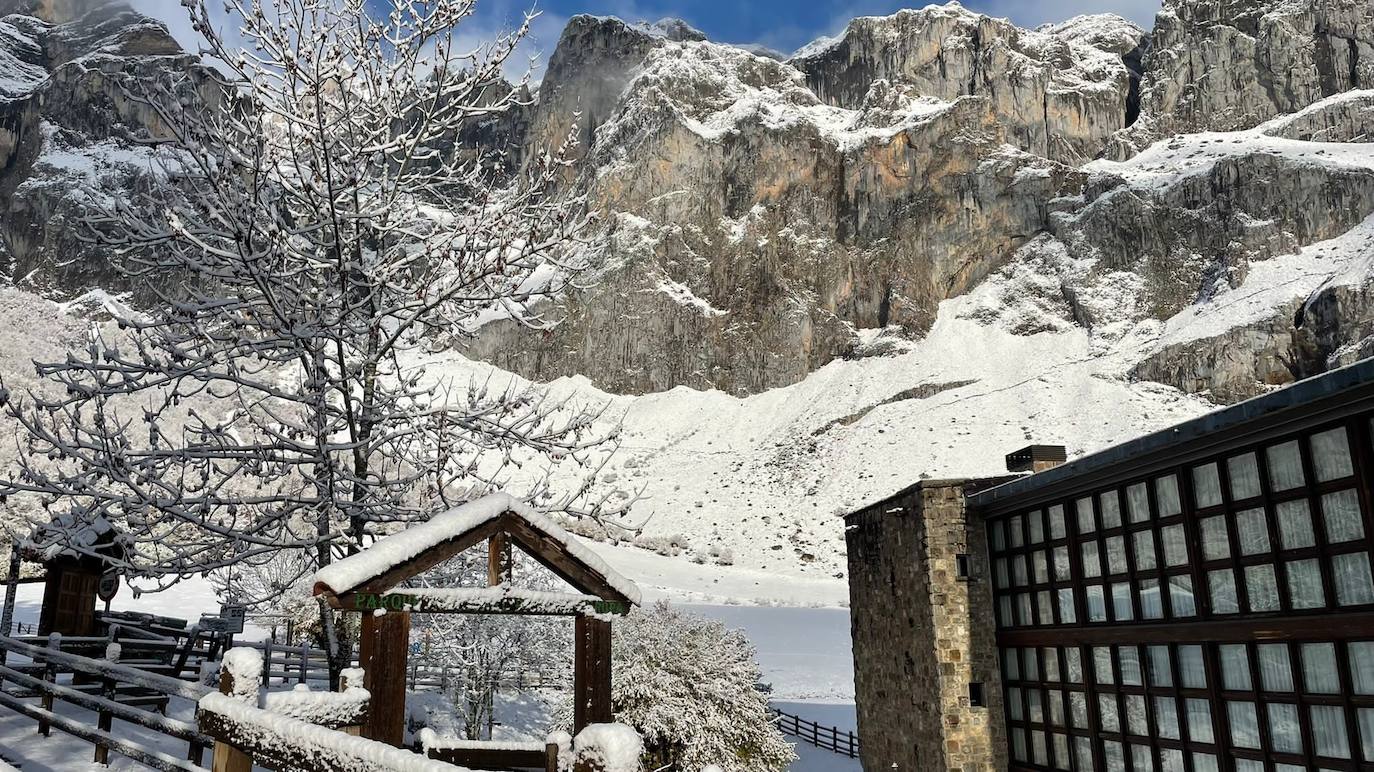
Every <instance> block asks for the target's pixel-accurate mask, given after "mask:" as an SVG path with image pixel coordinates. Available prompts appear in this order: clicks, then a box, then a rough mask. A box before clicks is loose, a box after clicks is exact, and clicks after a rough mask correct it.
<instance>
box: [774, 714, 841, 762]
mask: <svg viewBox="0 0 1374 772" xmlns="http://www.w3.org/2000/svg"><path fill="white" fill-rule="evenodd" d="M768 710H769V712H771V713H772V714H773V715H774V716H775V717H776V720H777V722H778V729H779V731H781V732H782V733H783V734H786V735H791V736H792V737H795V738H797V739H798V740H801V741H802V742H805V743H809V744H811V745H814V746H816V747H817V748H820V749H821V750H827V751H831V752H834V753H838V754H840V755H841V756H848V757H849V758H851V759H857V758H859V738H858V737H856V736H855V735H854V733H853V732H847V731H846V732H841V731H840V730H839V729H838V728H837V727H833V726H821V725H820V724H818V723H816V722H815V721H808V720H807V719H804V718H802V717H801V716H796V715H793V714H791V713H787V712H784V711H781V710H778V709H777V708H769V709H768Z"/></svg>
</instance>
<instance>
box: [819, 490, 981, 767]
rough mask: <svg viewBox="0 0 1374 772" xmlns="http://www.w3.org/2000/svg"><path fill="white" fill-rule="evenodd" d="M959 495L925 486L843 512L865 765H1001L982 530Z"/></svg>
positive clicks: (955, 492)
mask: <svg viewBox="0 0 1374 772" xmlns="http://www.w3.org/2000/svg"><path fill="white" fill-rule="evenodd" d="M964 493H965V483H964V482H963V481H943V482H938V481H927V482H924V483H921V484H920V485H918V486H916V487H915V488H912V489H910V490H908V491H904V492H903V493H901V494H898V495H897V496H895V497H893V498H891V499H888V500H886V501H884V502H881V503H879V504H876V505H873V506H871V507H868V508H866V509H864V510H860V511H859V512H856V513H854V514H853V515H850V516H849V517H848V518H847V519H846V526H847V528H846V535H847V542H848V551H849V586H850V618H851V625H852V633H853V638H854V660H855V694H856V701H857V703H858V706H857V707H858V718H859V735H860V739H861V743H862V745H863V764H864V770H865V772H880V771H881V772H900V771H902V770H909V771H910V772H935V771H936V770H948V771H949V772H990V771H991V770H998V771H999V772H1000V770H1004V769H1006V763H1007V760H1006V740H1005V729H1004V727H1003V726H1002V700H1001V689H1000V681H999V676H998V663H997V648H996V640H995V635H996V632H995V627H994V625H993V621H992V620H993V616H992V595H991V587H990V577H989V572H988V560H987V548H986V542H985V536H984V534H985V530H984V528H983V525H982V522H981V521H978V520H975V521H974V522H972V523H969V522H968V521H967V518H966V510H965V505H964ZM960 555H967V556H968V571H969V578H967V579H966V578H961V577H960V575H959V556H960ZM970 683H981V684H983V698H984V704H983V705H982V706H974V705H972V704H971V703H972V700H971V697H970V689H969V685H970Z"/></svg>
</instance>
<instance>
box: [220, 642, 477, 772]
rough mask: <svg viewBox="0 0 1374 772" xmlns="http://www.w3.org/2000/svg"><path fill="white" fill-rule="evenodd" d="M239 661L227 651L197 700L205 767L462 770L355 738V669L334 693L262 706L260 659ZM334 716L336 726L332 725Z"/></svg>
mask: <svg viewBox="0 0 1374 772" xmlns="http://www.w3.org/2000/svg"><path fill="white" fill-rule="evenodd" d="M244 648H245V649H246V648H247V647H244ZM238 654H249V655H250V656H252V657H256V656H257V655H254V654H252V652H249V651H234V652H231V655H238ZM244 659H246V658H241V659H240V660H239V662H238V663H236V664H234V665H229V658H228V657H226V667H225V668H223V669H222V670H221V672H220V684H219V686H220V688H219V691H218V692H216V693H211V694H207V695H206V696H204V697H202V698H201V699H200V700H199V702H198V703H197V709H196V722H197V723H198V724H199V725H200V727H201V728H202V729H203V730H204V731H205V732H206V734H208V735H210V736H211V737H213V738H214V740H215V754H214V761H213V766H212V768H211V770H212V772H251V770H252V768H253V766H254V765H258V766H263V767H266V768H268V769H290V770H301V771H302V772H395V770H399V769H404V770H407V772H465V771H464V770H463V768H461V767H456V766H453V765H452V764H447V763H445V762H443V761H439V760H436V759H430V758H426V757H425V756H424V755H421V754H417V753H414V752H412V751H410V750H408V749H405V748H394V747H392V746H390V745H386V744H384V743H380V742H377V741H375V740H369V739H365V738H363V737H360V736H358V728H359V727H358V725H359V724H362V723H364V722H366V719H367V711H368V709H369V707H370V696H369V695H368V694H367V692H366V691H363V690H361V688H350V686H349V684H348V680H349V679H350V678H353V679H358V678H361V677H362V673H361V671H357V670H354V671H348V672H346V673H345V676H344V682H343V683H342V684H341V688H342V691H340V692H336V693H320V692H315V693H310V694H308V695H305V696H306V697H308V698H309V699H305V700H303V701H302V702H301V704H297V705H295V709H294V710H289V711H283V710H281V709H279V708H280V707H282V706H281V705H277V706H274V705H273V700H271V699H270V698H269V699H267V700H266V702H267V707H268V708H271V709H270V710H269V709H264V708H262V707H258V704H257V703H258V702H259V701H261V700H262V699H263V698H262V696H261V695H262V692H261V689H262V687H263V676H264V672H263V669H262V668H261V665H260V664H259V665H258V666H257V672H256V673H254V672H248V669H247V668H245V667H244V665H243V663H244ZM355 687H356V684H355ZM275 696H279V697H282V698H284V701H287V702H296V701H297V700H298V699H301V697H302V695H299V694H297V695H293V694H291V693H282V692H278V693H276V694H275ZM341 716H342V717H341ZM340 721H342V722H343V724H342V725H341V726H335V724H336V723H337V722H340Z"/></svg>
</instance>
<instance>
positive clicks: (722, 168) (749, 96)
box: [467, 0, 1374, 400]
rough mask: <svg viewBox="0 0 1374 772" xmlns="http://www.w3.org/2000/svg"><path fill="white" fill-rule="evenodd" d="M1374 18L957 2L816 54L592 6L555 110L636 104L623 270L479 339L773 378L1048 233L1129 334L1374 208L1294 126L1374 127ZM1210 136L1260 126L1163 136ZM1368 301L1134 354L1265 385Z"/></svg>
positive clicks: (594, 155) (1262, 8)
mask: <svg viewBox="0 0 1374 772" xmlns="http://www.w3.org/2000/svg"><path fill="white" fill-rule="evenodd" d="M1371 14H1374V10H1371V7H1370V6H1368V4H1360V3H1350V2H1347V3H1340V2H1326V1H1325V0H1322V1H1321V2H1313V3H1296V4H1295V3H1286V2H1285V3H1278V2H1269V3H1261V2H1250V3H1225V4H1221V3H1215V2H1208V1H1205V0H1204V1H1198V0H1170V2H1168V3H1166V5H1165V7H1164V8H1163V9H1162V11H1161V13H1160V14H1159V21H1158V23H1157V25H1156V28H1155V30H1154V31H1153V32H1152V33H1151V34H1148V35H1147V34H1146V33H1144V32H1143V31H1141V30H1140V29H1139V28H1136V27H1134V26H1133V25H1131V24H1129V23H1128V22H1125V21H1124V20H1121V19H1119V18H1115V17H1080V18H1077V19H1073V20H1070V21H1069V22H1065V23H1064V24H1060V25H1049V26H1046V27H1043V28H1040V29H1038V30H1022V29H1018V28H1016V27H1015V26H1013V25H1011V24H1009V23H1007V22H1005V21H1002V20H996V19H990V18H987V17H985V16H981V15H979V14H975V13H971V12H969V11H967V10H965V9H963V8H961V7H959V6H958V5H955V4H950V5H945V6H932V7H928V8H925V9H922V10H919V11H903V12H900V13H897V14H895V15H893V16H890V17H870V18H861V19H856V20H855V21H854V22H852V23H851V24H850V25H849V26H848V28H847V29H846V30H845V32H844V33H843V34H842V35H841V36H840V37H838V38H836V39H833V40H823V41H818V42H817V43H815V44H813V45H811V46H808V47H807V48H805V49H803V50H802V51H800V52H798V53H797V54H796V55H795V56H794V57H793V58H791V59H790V60H787V61H786V62H778V61H774V60H770V59H764V58H759V57H755V56H751V55H750V54H748V53H747V52H744V51H741V50H739V49H735V48H730V47H726V46H718V45H714V44H711V43H709V42H703V41H699V40H693V39H688V40H672V39H670V38H668V37H665V36H663V35H652V34H647V33H646V32H644V31H643V30H636V29H634V28H632V27H629V26H627V25H624V24H621V23H619V22H616V21H612V20H604V19H600V20H599V19H591V18H582V19H579V20H576V21H575V22H574V23H573V24H572V25H570V27H569V31H568V33H567V34H566V35H565V37H564V40H563V42H562V44H561V45H560V46H559V53H557V54H556V55H555V61H556V63H557V65H558V66H557V67H556V68H551V71H550V80H551V81H552V83H549V82H548V81H546V85H545V90H546V94H552V95H554V96H552V97H541V103H540V105H539V106H538V108H537V110H538V111H539V112H541V113H542V111H543V110H544V109H545V108H546V106H547V105H553V104H556V105H558V108H557V110H556V111H557V112H562V113H566V111H567V106H568V105H570V104H583V105H588V106H590V107H589V109H590V113H591V114H594V115H597V116H609V117H606V118H604V119H601V118H597V119H595V120H592V121H590V122H589V123H588V124H587V125H586V126H584V131H585V132H586V134H585V135H584V138H585V139H586V141H587V143H588V150H587V155H586V162H585V170H586V171H585V173H584V175H583V177H582V178H581V180H580V181H579V183H578V185H579V189H580V191H581V192H584V193H586V194H587V195H588V198H589V200H590V202H591V206H592V207H593V208H594V209H595V210H596V211H597V212H598V213H599V214H600V215H601V216H602V221H603V222H604V223H605V224H606V225H605V229H604V230H603V231H600V232H599V233H600V236H599V238H600V241H598V242H596V246H594V249H597V250H599V252H600V253H601V254H603V255H605V256H606V258H607V259H606V263H605V270H604V272H603V273H602V274H601V276H600V277H599V283H598V284H597V286H595V287H594V288H592V289H591V290H588V291H586V292H581V293H575V294H571V295H569V296H567V297H566V298H564V299H563V301H562V302H561V303H560V307H559V308H558V309H556V310H555V311H554V314H555V315H556V316H559V317H561V318H563V319H564V320H565V321H564V323H563V325H562V326H560V327H559V328H557V329H555V330H553V331H552V332H546V333H541V334H540V335H539V336H538V337H535V336H532V335H529V334H528V333H524V332H523V331H520V330H517V329H515V328H514V327H513V326H506V325H503V324H500V323H497V324H494V325H490V326H489V327H488V328H486V329H485V330H484V331H483V332H482V334H481V335H480V336H479V338H478V340H477V341H475V342H474V343H472V344H470V345H469V347H468V349H467V350H468V351H469V352H470V353H472V354H473V355H476V356H478V357H480V358H483V359H486V360H488V361H491V362H493V363H496V364H498V365H500V366H502V367H505V368H509V369H513V370H516V371H518V372H521V373H524V374H526V375H529V376H531V377H534V378H536V379H549V378H552V377H556V376H560V375H571V374H581V375H585V376H587V377H589V378H591V379H592V380H593V381H594V382H595V383H597V384H598V385H600V386H602V387H603V388H607V389H610V390H612V391H618V392H631V393H641V392H648V391H660V390H664V389H668V388H671V387H673V386H676V385H688V386H693V387H697V388H705V387H713V388H719V389H722V390H725V391H728V392H733V393H737V394H744V393H753V392H757V391H760V390H763V389H768V388H773V387H776V386H780V385H784V384H787V383H793V382H795V381H797V380H799V379H801V378H802V377H805V375H806V374H807V373H809V372H811V371H813V370H815V369H816V368H817V367H818V366H820V365H823V364H824V363H826V362H828V361H831V360H833V359H835V358H843V357H853V356H862V355H865V354H866V353H869V352H871V351H873V350H875V349H874V348H873V347H870V346H867V345H866V344H865V341H869V340H872V339H873V333H872V332H866V331H871V330H875V329H886V330H887V331H888V332H887V333H885V335H886V337H887V338H888V339H891V338H893V337H896V338H906V339H917V338H919V337H920V336H921V335H922V334H924V332H925V331H926V330H928V329H929V327H930V324H931V322H932V320H933V319H934V318H935V315H936V311H937V308H938V307H939V304H940V303H941V301H943V300H945V299H947V298H950V297H955V296H958V295H961V294H963V293H966V292H967V291H968V290H969V289H970V288H971V287H973V286H976V285H977V284H978V283H979V282H981V281H983V280H984V279H985V278H986V277H987V276H989V275H990V274H993V273H994V272H998V271H1002V270H1004V269H1006V267H1007V266H1008V265H1009V264H1010V263H1019V262H1023V261H1027V260H1029V261H1032V263H1033V264H1037V263H1036V261H1038V260H1039V259H1040V256H1039V251H1041V250H1045V249H1049V250H1050V251H1052V252H1062V253H1063V254H1064V255H1066V256H1067V259H1069V260H1070V261H1072V262H1073V264H1074V265H1081V264H1087V263H1091V264H1092V268H1091V269H1090V270H1087V271H1086V273H1085V275H1084V277H1083V278H1084V282H1085V283H1076V282H1074V281H1066V282H1062V283H1060V284H1062V286H1058V287H1057V289H1055V292H1056V293H1057V295H1058V296H1059V301H1058V302H1060V303H1061V304H1062V306H1063V309H1064V310H1065V312H1066V314H1067V316H1066V317H1064V318H1065V319H1067V320H1068V321H1069V322H1070V323H1072V324H1075V325H1079V326H1081V327H1084V328H1087V329H1090V330H1092V331H1093V332H1094V334H1095V335H1097V336H1099V337H1101V338H1102V341H1103V342H1102V345H1103V346H1108V345H1111V342H1112V341H1114V340H1117V339H1119V338H1120V337H1121V336H1123V335H1125V334H1126V331H1127V330H1128V329H1129V328H1130V326H1131V325H1140V324H1143V323H1151V322H1154V323H1159V322H1163V321H1165V320H1167V319H1169V318H1170V317H1172V316H1173V315H1176V314H1179V313H1181V312H1182V311H1184V310H1186V309H1188V308H1190V307H1191V306H1193V305H1194V304H1197V303H1203V302H1206V301H1207V300H1208V299H1209V298H1211V297H1214V296H1216V295H1217V294H1218V293H1220V292H1221V291H1223V289H1232V288H1234V287H1237V286H1239V285H1240V284H1241V283H1243V281H1244V279H1245V277H1246V276H1247V275H1248V271H1249V267H1250V265H1251V263H1252V262H1258V261H1264V260H1266V259H1269V258H1271V257H1274V256H1277V255H1284V254H1290V253H1292V252H1294V251H1295V250H1299V249H1301V248H1303V247H1305V246H1307V245H1309V244H1312V243H1315V242H1319V241H1322V240H1324V239H1329V238H1332V237H1335V236H1337V235H1339V234H1341V233H1343V232H1345V231H1347V230H1349V229H1351V228H1353V227H1354V226H1356V225H1358V224H1359V223H1360V222H1361V221H1362V220H1363V219H1364V218H1365V217H1367V216H1368V215H1369V214H1370V213H1371V211H1374V210H1371V208H1370V199H1369V185H1368V183H1369V180H1368V170H1367V169H1365V168H1362V167H1360V166H1359V165H1355V166H1342V165H1340V164H1335V165H1333V164H1327V163H1323V161H1324V158H1323V156H1325V155H1326V154H1327V152H1328V151H1327V150H1323V149H1322V148H1321V147H1320V146H1317V145H1315V144H1314V145H1313V146H1311V147H1310V148H1307V149H1301V148H1294V147H1290V146H1284V147H1283V148H1278V147H1276V146H1274V145H1273V144H1272V143H1273V142H1278V141H1280V140H1293V141H1297V142H1310V143H1329V144H1330V145H1331V146H1337V145H1340V146H1344V145H1347V144H1349V143H1359V142H1363V141H1367V140H1368V137H1369V136H1370V132H1371V123H1370V118H1371V115H1370V103H1369V96H1368V94H1366V93H1364V92H1360V91H1357V90H1356V89H1358V88H1361V87H1365V86H1367V82H1366V81H1367V77H1368V74H1367V67H1368V65H1369V63H1370V62H1371V61H1374V58H1371V57H1369V56H1364V57H1363V58H1361V52H1362V51H1364V50H1365V49H1366V48H1367V47H1368V45H1369V43H1368V39H1369V36H1368V31H1369V29H1370V24H1371V21H1370V19H1371ZM612 51H613V52H615V53H614V54H612V53H610V52H612ZM582 84H589V85H587V86H586V87H585V88H587V93H586V95H585V96H576V94H577V93H578V92H579V90H580V89H582V88H584V86H583V85H582ZM612 92H615V94H616V96H615V97H614V99H611V98H610V94H611V93H612ZM1329 95H1337V96H1338V97H1339V98H1334V99H1329V100H1327V101H1325V102H1322V101H1321V100H1322V99H1323V97H1324V96H1329ZM546 98H547V99H548V101H547V102H546V101H545V99H546ZM1284 114H1292V117H1290V118H1288V119H1285V120H1281V121H1277V122H1271V123H1270V124H1266V128H1265V130H1264V131H1263V132H1259V133H1244V132H1245V131H1247V130H1250V129H1253V128H1254V127H1256V126H1259V125H1260V124H1261V123H1264V122H1265V121H1269V120H1270V119H1272V118H1274V117H1275V116H1278V115H1284ZM541 120H542V121H543V125H549V122H548V119H541V118H536V119H535V124H536V125H540V124H541ZM559 128H560V129H565V128H566V127H565V125H561V124H560V125H559ZM1202 131H1236V132H1241V133H1237V134H1235V135H1234V136H1230V137H1212V138H1210V139H1205V140H1204V139H1200V138H1196V137H1193V138H1183V139H1175V140H1171V141H1170V140H1166V141H1165V142H1164V144H1162V145H1159V146H1158V147H1157V148H1154V149H1150V145H1151V144H1153V143H1154V142H1155V141H1156V140H1157V139H1160V138H1162V137H1165V136H1167V135H1169V134H1175V133H1178V132H1189V133H1192V134H1196V133H1198V132H1202ZM556 135H557V132H556V131H544V132H543V133H535V134H533V135H532V141H533V142H548V141H551V140H552V139H553V138H554V137H555V136H556ZM1266 143H1269V144H1266ZM1185 148H1186V150H1185ZM1147 149H1150V152H1148V153H1147V152H1145V151H1146V150H1147ZM1222 149H1224V150H1226V151H1227V152H1224V153H1221V152H1218V151H1220V150H1222ZM1289 151H1291V152H1289ZM1333 152H1335V151H1333ZM1141 157H1149V158H1154V159H1155V161H1154V163H1155V165H1156V167H1157V168H1156V169H1155V171H1154V172H1153V173H1152V174H1137V175H1136V176H1135V177H1134V178H1132V179H1126V178H1124V177H1123V176H1122V175H1123V174H1124V175H1128V176H1129V175H1130V174H1133V173H1134V172H1132V171H1130V170H1121V169H1113V168H1111V166H1110V164H1109V163H1108V162H1107V161H1106V160H1104V161H1098V162H1091V163H1090V161H1091V160H1092V159H1094V158H1103V159H1115V160H1117V161H1125V160H1127V159H1133V158H1141ZM1199 158H1202V159H1211V160H1212V161H1214V162H1209V163H1208V164H1205V165H1204V164H1199V163H1194V161H1196V160H1197V159H1199ZM1021 268H1024V266H1021V265H1017V266H1013V268H1012V269H1013V270H1019V269H1021ZM1042 279H1044V280H1045V281H1050V280H1051V279H1055V280H1056V281H1057V278H1056V277H1042ZM1125 285H1130V288H1131V289H1130V293H1129V294H1130V297H1129V304H1128V305H1126V306H1123V305H1121V304H1120V303H1116V304H1113V303H1106V304H1100V305H1102V307H1103V308H1104V309H1105V311H1106V314H1105V318H1099V317H1102V316H1103V315H1102V314H1096V313H1094V312H1093V310H1092V309H1093V307H1094V305H1097V303H1096V299H1097V297H1115V296H1116V295H1117V294H1118V293H1119V292H1120V291H1121V287H1123V286H1125ZM1292 303H1293V304H1299V303H1300V299H1298V298H1296V297H1295V298H1294V299H1293V300H1292ZM1340 308H1341V309H1343V310H1342V311H1340V312H1338V313H1336V314H1335V316H1336V317H1339V318H1341V319H1344V320H1345V324H1340V323H1335V328H1340V329H1341V330H1342V331H1341V332H1340V333H1334V340H1335V341H1337V342H1335V343H1333V342H1328V343H1326V344H1323V345H1322V346H1316V347H1314V346H1313V345H1311V344H1310V343H1305V342H1303V341H1306V340H1307V337H1306V333H1305V332H1301V331H1299V330H1298V329H1296V327H1295V322H1294V321H1293V320H1294V318H1296V317H1294V315H1293V314H1288V313H1287V311H1285V312H1284V316H1285V318H1286V321H1283V320H1278V319H1270V320H1267V321H1266V322H1265V325H1266V326H1267V327H1268V328H1272V330H1270V331H1269V332H1262V333H1254V334H1253V335H1252V334H1247V335H1243V336H1241V337H1242V338H1245V339H1246V340H1247V341H1251V338H1253V337H1254V335H1259V336H1260V337H1261V338H1262V344H1256V345H1257V346H1258V348H1259V351H1258V352H1257V353H1255V354H1254V355H1253V356H1237V355H1236V353H1235V352H1236V351H1238V350H1240V349H1243V348H1244V346H1242V345H1238V344H1231V345H1226V344H1223V343H1220V342H1217V343H1212V344H1209V343H1203V342H1188V343H1180V344H1177V346H1175V347H1173V348H1170V349H1168V350H1163V351H1159V352H1154V353H1150V354H1148V355H1145V354H1142V356H1143V357H1144V359H1143V361H1141V362H1140V363H1138V365H1134V366H1132V367H1131V368H1130V372H1131V373H1132V375H1133V377H1137V378H1145V379H1158V380H1162V381H1164V382H1167V383H1170V384H1172V385H1176V386H1179V387H1180V388H1184V389H1186V390H1190V391H1209V392H1211V393H1212V394H1214V395H1215V396H1216V397H1217V398H1220V399H1228V400H1229V399H1237V398H1241V397H1244V396H1249V395H1250V394H1253V393H1256V392H1257V391H1258V390H1261V389H1263V388H1266V387H1267V386H1268V385H1270V384H1274V383H1282V382H1286V381H1287V380H1291V379H1292V378H1294V377H1299V376H1300V375H1303V374H1307V373H1310V372H1313V371H1316V370H1320V369H1321V368H1323V367H1325V366H1327V365H1328V364H1329V362H1328V361H1327V360H1326V358H1324V357H1327V355H1326V354H1322V355H1320V356H1319V355H1318V354H1317V353H1316V352H1319V351H1327V352H1329V351H1334V350H1336V349H1342V347H1343V346H1344V345H1345V344H1346V343H1347V342H1348V341H1346V337H1347V336H1348V335H1355V334H1356V332H1357V331H1358V330H1359V329H1361V326H1362V324H1365V323H1366V322H1367V318H1368V314H1367V313H1366V312H1364V311H1363V310H1359V309H1356V308H1355V307H1354V306H1349V305H1344V306H1340ZM1018 313H1020V312H1019V310H1015V309H1012V310H1009V311H1008V312H1007V313H1005V314H1002V315H1000V316H1001V317H1008V316H1015V315H1017V314H1018ZM627 321H629V322H631V323H629V324H627V323H626V322H627ZM1018 324H1020V325H1022V329H1023V330H1024V331H1026V332H1034V331H1036V330H1039V329H1044V327H1045V322H1044V320H1043V319H1032V320H1025V319H1023V320H1021V321H1020V322H1018ZM1050 326H1051V327H1053V326H1054V325H1053V324H1051V325H1050ZM1333 329H1334V328H1333ZM1233 337H1234V336H1233ZM1327 337H1331V335H1330V334H1328V335H1327ZM1251 342H1253V341H1251ZM1247 345H1248V344H1247ZM898 348H900V346H898ZM1219 349H1224V351H1221V350H1219ZM877 350H889V351H890V350H892V349H891V347H887V348H883V347H879V348H878V349H877ZM1342 350H1344V349H1342ZM1347 356H1348V352H1347ZM1331 361H1333V362H1334V361H1335V360H1331Z"/></svg>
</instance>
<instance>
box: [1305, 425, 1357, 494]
mask: <svg viewBox="0 0 1374 772" xmlns="http://www.w3.org/2000/svg"><path fill="white" fill-rule="evenodd" d="M1312 466H1313V467H1314V468H1315V469H1316V472H1317V482H1329V481H1331V480H1340V479H1343V478H1346V477H1349V476H1351V475H1353V474H1355V465H1354V463H1353V462H1352V460H1351V458H1350V439H1349V436H1348V434H1347V433H1346V429H1345V427H1344V426H1338V427H1336V428H1335V429H1329V430H1327V431H1324V432H1320V433H1318V434H1314V435H1312Z"/></svg>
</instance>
